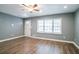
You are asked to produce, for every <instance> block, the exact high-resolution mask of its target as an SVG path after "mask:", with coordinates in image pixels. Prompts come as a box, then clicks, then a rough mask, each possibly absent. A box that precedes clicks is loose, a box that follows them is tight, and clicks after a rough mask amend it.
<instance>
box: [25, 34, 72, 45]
mask: <svg viewBox="0 0 79 59" xmlns="http://www.w3.org/2000/svg"><path fill="white" fill-rule="evenodd" d="M25 36H26V35H25ZM26 37H31V38H36V39H42V40H52V41H58V42H66V43H73V41H65V40H59V39H50V38H42V37H33V36H26Z"/></svg>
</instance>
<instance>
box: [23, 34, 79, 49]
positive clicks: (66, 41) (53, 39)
mask: <svg viewBox="0 0 79 59" xmlns="http://www.w3.org/2000/svg"><path fill="white" fill-rule="evenodd" d="M24 36H26V35H24ZM26 37H31V38H36V39H42V40H52V41H57V42H66V43H72V44H74V45H75V46H76V47H77V48H78V49H79V46H78V45H77V44H76V43H75V42H74V41H66V40H59V39H49V38H41V37H33V36H26Z"/></svg>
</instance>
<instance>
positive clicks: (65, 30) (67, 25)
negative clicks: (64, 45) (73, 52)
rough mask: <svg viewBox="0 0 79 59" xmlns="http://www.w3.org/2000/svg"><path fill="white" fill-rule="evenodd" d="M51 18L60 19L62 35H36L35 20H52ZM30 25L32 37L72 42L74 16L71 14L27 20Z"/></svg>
mask: <svg viewBox="0 0 79 59" xmlns="http://www.w3.org/2000/svg"><path fill="white" fill-rule="evenodd" d="M53 18H62V34H46V33H37V20H39V19H53ZM27 20H31V23H32V36H35V37H45V38H52V39H60V40H68V41H72V40H73V38H74V27H73V26H74V15H73V14H59V15H51V16H41V17H33V18H28V19H26V21H27Z"/></svg>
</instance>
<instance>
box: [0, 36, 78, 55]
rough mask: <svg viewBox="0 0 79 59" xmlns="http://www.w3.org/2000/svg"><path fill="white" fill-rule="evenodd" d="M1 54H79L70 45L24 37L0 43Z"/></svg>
mask: <svg viewBox="0 0 79 59" xmlns="http://www.w3.org/2000/svg"><path fill="white" fill-rule="evenodd" d="M0 54H79V50H78V49H77V48H76V47H75V46H74V45H73V44H70V43H64V42H55V41H49V40H39V39H33V38H29V37H22V38H18V39H14V40H10V41H5V42H0Z"/></svg>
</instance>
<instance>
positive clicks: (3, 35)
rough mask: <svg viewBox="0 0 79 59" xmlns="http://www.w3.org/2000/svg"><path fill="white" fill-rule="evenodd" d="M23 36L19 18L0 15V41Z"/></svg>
mask: <svg viewBox="0 0 79 59" xmlns="http://www.w3.org/2000/svg"><path fill="white" fill-rule="evenodd" d="M21 35H23V20H22V19H21V18H18V17H15V16H11V15H8V14H4V13H0V40H3V39H7V38H12V37H17V36H21Z"/></svg>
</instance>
